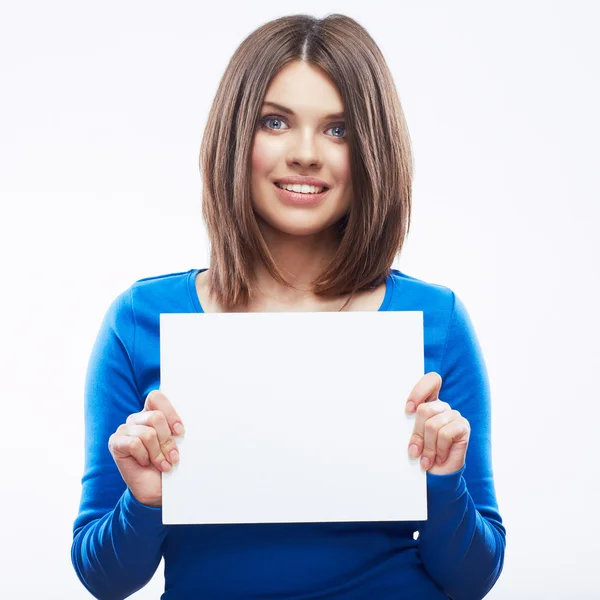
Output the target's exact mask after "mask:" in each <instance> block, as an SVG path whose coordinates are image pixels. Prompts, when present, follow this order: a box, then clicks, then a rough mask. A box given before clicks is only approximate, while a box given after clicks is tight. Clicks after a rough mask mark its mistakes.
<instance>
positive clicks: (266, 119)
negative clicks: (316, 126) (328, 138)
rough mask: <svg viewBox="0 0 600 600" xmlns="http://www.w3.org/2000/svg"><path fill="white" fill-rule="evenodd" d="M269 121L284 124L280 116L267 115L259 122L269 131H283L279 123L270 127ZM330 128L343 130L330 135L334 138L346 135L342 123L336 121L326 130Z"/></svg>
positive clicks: (341, 137) (342, 137)
mask: <svg viewBox="0 0 600 600" xmlns="http://www.w3.org/2000/svg"><path fill="white" fill-rule="evenodd" d="M269 121H275V122H276V123H280V124H284V123H285V120H284V119H283V118H282V117H278V116H275V115H269V116H266V117H263V118H262V119H261V120H260V124H261V125H262V127H263V128H265V129H268V130H270V131H283V129H282V127H281V125H280V126H279V127H270V126H269V125H268V123H269ZM332 129H338V130H342V131H343V132H344V135H333V136H332V137H334V138H336V139H339V140H341V139H344V138H345V137H346V135H347V132H346V127H345V125H344V124H343V123H337V124H335V125H332V126H331V127H330V128H329V129H328V130H327V131H331V130H332Z"/></svg>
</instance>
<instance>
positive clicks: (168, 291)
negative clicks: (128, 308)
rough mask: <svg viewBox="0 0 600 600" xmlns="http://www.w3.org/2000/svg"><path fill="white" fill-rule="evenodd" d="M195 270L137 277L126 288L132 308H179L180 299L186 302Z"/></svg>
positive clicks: (168, 309) (167, 309) (166, 310)
mask: <svg viewBox="0 0 600 600" xmlns="http://www.w3.org/2000/svg"><path fill="white" fill-rule="evenodd" d="M197 272H198V269H189V270H188V271H178V272H175V273H163V274H160V275H152V276H149V277H143V278H142V279H138V280H137V281H135V282H134V283H133V284H132V285H131V286H130V288H129V289H128V290H126V291H127V292H128V293H129V294H130V295H131V302H132V308H133V310H134V311H136V312H137V311H138V310H144V308H150V309H153V308H160V309H161V310H162V311H163V312H169V311H170V309H171V308H173V309H175V308H179V304H181V303H182V299H183V302H184V303H186V304H187V301H189V295H190V286H193V285H194V279H195V277H194V276H195V274H196V273H197Z"/></svg>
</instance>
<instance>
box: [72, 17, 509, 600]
mask: <svg viewBox="0 0 600 600" xmlns="http://www.w3.org/2000/svg"><path fill="white" fill-rule="evenodd" d="M201 170H202V173H203V182H204V186H203V216H204V219H205V221H206V223H207V227H208V232H209V237H210V241H211V259H210V268H208V269H202V270H200V269H192V270H190V271H187V272H185V273H173V274H169V275H163V276H160V277H151V278H147V279H142V280H139V281H137V282H135V283H134V284H133V285H132V286H131V287H130V288H129V289H127V290H126V291H124V292H123V293H122V294H120V295H119V296H118V297H117V298H116V299H115V301H114V302H113V303H112V304H111V306H110V308H109V309H108V312H107V314H106V316H105V318H104V321H103V323H102V325H101V328H100V331H99V333H98V337H97V339H96V342H95V345H94V348H93V350H92V354H91V357H90V362H89V366H88V372H87V379H86V388H85V411H86V412H85V416H86V456H85V473H84V477H83V480H82V482H83V490H82V497H81V507H80V512H79V515H78V516H77V519H76V521H75V524H74V540H73V546H72V561H73V565H74V567H75V569H76V571H77V574H78V576H79V578H80V579H81V581H82V583H83V584H84V585H85V586H86V588H87V589H88V590H89V591H90V592H91V593H92V594H93V595H95V596H96V597H98V598H110V599H115V598H125V597H126V596H128V595H130V594H132V593H133V592H134V591H136V590H138V589H139V588H141V587H142V586H144V585H145V584H146V583H147V582H148V581H149V580H150V579H151V577H152V576H153V574H154V572H155V570H156V568H157V566H158V564H159V562H160V560H161V557H164V560H165V579H166V586H165V593H164V595H163V596H162V598H163V599H167V600H175V599H184V598H185V599H189V598H206V599H209V598H210V599H213V598H219V599H242V598H255V599H258V598H270V599H273V600H275V599H279V598H282V599H283V598H292V599H295V600H308V599H315V600H316V599H317V598H323V599H325V598H331V599H334V598H336V599H337V598H339V599H344V600H346V599H347V600H350V599H365V598H368V599H371V598H373V599H375V598H376V599H378V600H386V599H392V598H393V599H395V600H397V599H400V598H406V599H409V598H414V599H419V600H427V599H432V600H433V599H441V598H454V599H468V600H474V599H477V598H483V596H485V594H486V593H487V592H488V591H489V590H490V589H491V587H492V586H493V585H494V583H495V581H496V580H497V578H498V577H499V575H500V572H501V570H502V565H503V560H504V548H505V529H504V527H503V525H502V519H501V517H500V514H499V512H498V506H497V502H496V497H495V490H494V482H493V474H492V466H491V446H490V391H489V383H488V377H487V371H486V367H485V363H484V359H483V355H482V352H481V349H480V346H479V343H478V341H477V337H476V334H475V331H474V329H473V326H472V323H471V321H470V318H469V316H468V313H467V311H466V309H465V306H464V305H463V303H462V302H461V301H460V299H459V298H457V297H456V295H455V294H454V293H453V292H452V291H451V290H450V289H448V288H445V287H442V286H438V285H434V284H429V283H425V282H423V281H421V280H419V279H416V278H413V277H409V276H408V275H405V274H404V273H402V272H400V271H399V270H397V269H392V268H391V264H392V262H393V260H394V258H395V256H396V255H397V254H398V253H399V252H400V251H401V249H402V245H403V242H404V239H405V235H406V234H407V233H408V230H409V223H410V210H411V177H412V157H411V150H410V143H409V135H408V130H407V127H406V124H405V121H404V116H403V113H402V110H401V107H400V103H399V99H398V95H397V93H396V90H395V86H394V83H393V81H392V77H391V75H390V72H389V70H388V68H387V65H386V63H385V60H384V58H383V56H382V54H381V52H380V50H379V48H378V47H377V45H376V44H375V42H374V41H373V40H372V39H371V37H370V36H369V35H368V33H367V32H366V31H365V30H364V29H363V28H362V27H361V26H360V25H359V24H358V23H356V22H355V21H354V20H352V19H350V18H348V17H345V16H343V15H338V14H335V15H330V16H328V17H326V18H325V19H321V20H319V19H316V18H313V17H310V16H306V15H297V16H290V17H286V18H281V19H277V20H275V21H271V22H269V23H267V24H265V25H263V26H262V27H260V28H259V29H258V30H256V31H255V32H253V33H252V34H251V35H250V36H249V37H248V38H247V39H246V40H244V41H243V43H242V44H241V45H240V47H239V48H238V49H237V51H236V52H235V54H234V56H233V58H232V59H231V61H230V64H229V66H228V67H227V70H226V72H225V74H224V76H223V78H222V81H221V83H220V86H219V89H218V91H217V94H216V98H215V101H214V103H213V106H212V109H211V111H210V115H209V117H208V123H207V126H206V130H205V133H204V138H203V141H202V149H201ZM339 310H345V311H348V310H375V311H384V310H419V311H423V314H424V341H425V373H426V374H425V375H424V377H423V378H422V379H420V380H419V381H418V382H415V387H414V389H413V391H412V393H411V394H410V396H409V398H398V401H399V402H405V403H406V410H407V411H409V412H412V411H416V420H415V427H414V433H413V436H412V438H411V440H410V443H409V447H407V449H406V451H407V453H409V455H410V456H411V457H413V458H415V459H419V460H420V463H421V465H422V467H423V469H425V470H426V471H427V497H428V515H429V518H428V520H427V521H422V522H381V523H379V522H369V523H354V522H351V523H288V524H246V525H210V526H197V525H196V526H165V525H163V524H162V515H161V501H162V496H161V473H162V472H163V471H169V470H170V469H171V468H172V466H171V465H172V464H175V463H177V461H178V460H179V458H178V453H177V450H176V442H175V440H174V439H173V435H180V434H182V432H183V431H184V429H183V426H184V424H182V423H181V419H180V418H179V416H178V414H177V411H176V407H175V406H173V405H172V404H171V403H170V401H169V399H168V398H167V397H166V396H165V395H164V394H163V393H161V392H160V391H158V388H159V387H160V381H159V373H160V371H159V315H160V313H170V312H176V313H185V312H200V313H203V312H204V313H208V312H232V311H246V312H259V311H269V312H274V311H339ZM198 383H199V385H200V386H201V385H202V380H201V378H200V380H199V382H198ZM390 393H393V388H392V389H391V390H390ZM365 402H368V399H365ZM416 532H418V534H417V533H416Z"/></svg>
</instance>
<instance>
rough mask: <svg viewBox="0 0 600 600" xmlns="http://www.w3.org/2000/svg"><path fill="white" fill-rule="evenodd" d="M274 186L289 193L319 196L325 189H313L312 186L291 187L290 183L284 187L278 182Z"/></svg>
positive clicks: (298, 185)
mask: <svg viewBox="0 0 600 600" xmlns="http://www.w3.org/2000/svg"><path fill="white" fill-rule="evenodd" d="M275 185H276V186H277V187H280V188H282V189H284V190H289V191H290V192H299V193H301V194H320V193H321V192H322V191H323V190H324V189H325V188H323V187H315V186H314V185H300V184H294V185H292V184H291V183H288V184H285V185H284V184H282V183H279V182H276V183H275Z"/></svg>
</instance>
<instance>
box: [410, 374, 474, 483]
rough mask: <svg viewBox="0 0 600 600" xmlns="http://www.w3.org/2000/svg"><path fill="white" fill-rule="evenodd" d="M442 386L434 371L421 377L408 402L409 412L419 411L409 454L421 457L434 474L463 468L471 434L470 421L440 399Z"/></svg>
mask: <svg viewBox="0 0 600 600" xmlns="http://www.w3.org/2000/svg"><path fill="white" fill-rule="evenodd" d="M441 387H442V378H441V376H440V375H439V374H438V373H436V372H435V371H431V372H430V373H426V374H425V375H423V377H421V379H419V381H418V382H417V385H415V387H414V388H413V390H412V392H411V393H410V394H409V396H408V399H407V401H406V412H408V413H414V412H415V411H416V413H417V414H416V420H415V427H414V429H413V434H412V436H411V438H410V441H409V443H408V446H409V450H408V454H409V456H410V457H411V458H417V457H418V456H421V466H422V467H423V468H424V469H425V470H426V471H428V472H429V473H431V474H432V475H448V474H450V473H456V471H459V470H460V469H462V467H463V466H464V464H465V457H466V455H467V447H468V445H469V436H470V434H471V426H470V425H469V421H467V420H466V419H465V418H464V417H463V416H461V414H460V413H459V412H458V411H457V410H452V409H451V408H450V405H449V404H448V403H447V402H442V401H441V400H440V399H439V398H438V394H439V392H440V389H441Z"/></svg>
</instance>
